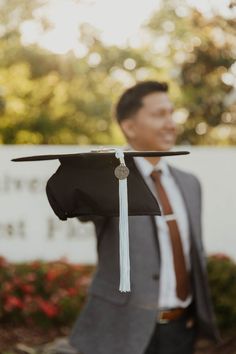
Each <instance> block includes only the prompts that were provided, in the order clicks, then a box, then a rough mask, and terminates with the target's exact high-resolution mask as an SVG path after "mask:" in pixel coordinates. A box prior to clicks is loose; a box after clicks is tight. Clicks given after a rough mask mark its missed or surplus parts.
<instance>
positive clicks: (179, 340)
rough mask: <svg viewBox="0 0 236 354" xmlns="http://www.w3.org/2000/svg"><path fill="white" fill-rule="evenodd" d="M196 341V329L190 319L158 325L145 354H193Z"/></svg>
mask: <svg viewBox="0 0 236 354" xmlns="http://www.w3.org/2000/svg"><path fill="white" fill-rule="evenodd" d="M195 341H196V328H195V325H194V322H193V321H192V320H190V319H188V318H181V319H178V320H174V321H170V322H168V323H165V324H160V323H157V324H156V326H155V329H154V331H153V334H152V336H151V338H150V341H149V344H148V346H147V348H146V350H145V352H144V354H193V352H194V344H195Z"/></svg>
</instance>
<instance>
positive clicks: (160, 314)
mask: <svg viewBox="0 0 236 354" xmlns="http://www.w3.org/2000/svg"><path fill="white" fill-rule="evenodd" d="M164 312H165V311H160V312H159V314H158V320H157V322H158V323H160V324H166V323H168V322H169V320H167V319H164V318H163V314H164Z"/></svg>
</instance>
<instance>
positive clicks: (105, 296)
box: [69, 167, 218, 354]
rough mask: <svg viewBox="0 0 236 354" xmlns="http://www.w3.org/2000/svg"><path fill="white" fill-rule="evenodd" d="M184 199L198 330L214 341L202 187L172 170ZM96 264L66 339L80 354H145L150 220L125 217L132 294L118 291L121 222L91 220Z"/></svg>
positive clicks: (156, 266) (152, 288) (154, 268)
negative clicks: (94, 240) (84, 296)
mask: <svg viewBox="0 0 236 354" xmlns="http://www.w3.org/2000/svg"><path fill="white" fill-rule="evenodd" d="M170 171H171V173H172V175H173V177H174V178H175V180H176V183H177V185H178V186H179V189H180V191H181V193H182V195H183V198H184V201H185V204H186V208H187V212H188V218H189V225H190V237H191V253H192V254H191V260H192V287H193V296H194V304H195V312H196V319H197V325H198V328H199V331H200V332H202V334H205V335H207V336H208V337H211V338H214V339H217V338H218V331H217V328H216V326H215V319H214V314H213V310H212V305H211V302H210V296H209V289H208V282H207V272H206V257H205V254H204V249H203V244H202V230H201V188H200V183H199V181H198V180H197V178H196V177H195V176H193V175H191V174H189V173H186V172H183V171H181V170H179V169H176V168H173V167H170ZM93 221H94V223H95V228H96V235H97V249H98V265H97V269H96V272H95V275H94V277H93V281H92V284H91V286H90V288H89V294H88V299H87V302H86V304H85V306H84V308H83V309H82V311H81V313H80V316H79V318H78V320H77V321H76V323H75V325H74V327H73V329H72V333H71V335H70V338H69V340H70V343H71V345H72V346H74V347H75V348H76V349H77V350H78V351H79V353H82V354H94V353H96V354H121V353H122V354H143V353H144V352H145V348H146V347H147V345H148V343H149V340H150V337H151V335H152V332H153V330H154V327H155V324H156V317H157V312H158V308H157V299H158V288H159V273H160V251H159V243H158V230H157V228H156V223H155V220H154V217H153V216H132V217H129V237H130V266H131V292H130V293H121V292H119V290H118V289H119V220H118V218H116V217H113V218H108V219H104V218H97V219H94V220H93Z"/></svg>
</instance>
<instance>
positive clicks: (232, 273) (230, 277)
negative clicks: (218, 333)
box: [208, 253, 236, 330]
mask: <svg viewBox="0 0 236 354" xmlns="http://www.w3.org/2000/svg"><path fill="white" fill-rule="evenodd" d="M208 274H209V284H210V288H211V295H212V301H213V305H214V309H215V313H216V318H217V322H218V325H219V328H220V329H221V330H231V329H232V330H233V329H234V330H235V329H236V264H235V262H233V261H232V260H231V259H230V258H229V257H227V256H226V255H224V254H220V253H219V254H215V255H212V256H210V257H208Z"/></svg>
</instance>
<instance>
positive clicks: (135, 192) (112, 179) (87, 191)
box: [12, 149, 189, 291]
mask: <svg viewBox="0 0 236 354" xmlns="http://www.w3.org/2000/svg"><path fill="white" fill-rule="evenodd" d="M188 153H189V152H187V151H170V152H169V151H167V152H159V151H122V150H120V149H111V150H97V151H94V152H81V153H77V154H60V155H38V156H30V157H22V158H17V159H13V160H12V161H42V160H53V159H58V160H59V161H60V166H59V168H58V169H57V171H56V172H55V173H54V174H53V175H52V176H51V178H50V179H49V180H48V182H47V186H46V192H47V197H48V200H49V203H50V205H51V207H52V209H53V210H54V212H55V214H56V215H57V216H58V217H59V218H60V219H61V220H66V219H67V218H72V217H78V216H95V215H96V216H97V215H100V216H120V235H122V237H123V236H124V235H125V241H124V238H123V241H121V242H123V243H122V244H121V246H120V247H121V248H120V249H124V244H125V249H126V256H125V258H126V261H127V257H129V255H127V252H128V250H127V248H128V247H127V244H128V239H127V235H128V214H129V215H160V214H161V213H160V208H159V205H158V203H157V200H156V198H155V197H154V195H153V194H152V192H151V191H150V189H149V188H148V187H147V185H146V183H145V181H144V180H143V178H142V177H141V175H140V173H139V171H138V170H137V168H136V165H135V162H134V159H133V157H134V156H143V157H152V156H174V155H185V154H188ZM118 180H119V183H118ZM126 214H127V215H126ZM125 242H126V243H125ZM127 262H128V263H129V259H128V261H127ZM127 262H126V263H127ZM121 263H122V262H121ZM128 268H129V265H128ZM121 273H122V266H121ZM123 273H124V272H123ZM126 274H128V275H127V276H126V279H125V281H123V284H124V283H125V284H127V277H128V278H129V269H126ZM128 280H129V279H128ZM128 282H129V281H128ZM127 288H129V286H128V287H127V286H126V285H124V286H122V285H121V286H120V290H121V291H127Z"/></svg>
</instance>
